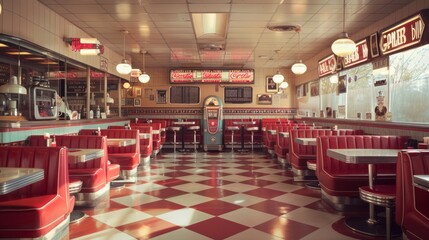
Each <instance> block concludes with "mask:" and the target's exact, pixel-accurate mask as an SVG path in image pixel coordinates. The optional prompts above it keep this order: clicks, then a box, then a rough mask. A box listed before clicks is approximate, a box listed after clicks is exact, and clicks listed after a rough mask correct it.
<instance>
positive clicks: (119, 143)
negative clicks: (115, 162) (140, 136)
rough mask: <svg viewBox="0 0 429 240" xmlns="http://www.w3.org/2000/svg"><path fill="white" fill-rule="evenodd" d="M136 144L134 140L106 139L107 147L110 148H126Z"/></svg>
mask: <svg viewBox="0 0 429 240" xmlns="http://www.w3.org/2000/svg"><path fill="white" fill-rule="evenodd" d="M133 144H136V140H135V139H134V138H108V139H107V146H110V147H126V146H130V145H133Z"/></svg>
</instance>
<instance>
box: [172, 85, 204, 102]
mask: <svg viewBox="0 0 429 240" xmlns="http://www.w3.org/2000/svg"><path fill="white" fill-rule="evenodd" d="M170 102H171V103H199V102H200V88H199V87H192V86H183V87H179V86H174V87H171V88H170Z"/></svg>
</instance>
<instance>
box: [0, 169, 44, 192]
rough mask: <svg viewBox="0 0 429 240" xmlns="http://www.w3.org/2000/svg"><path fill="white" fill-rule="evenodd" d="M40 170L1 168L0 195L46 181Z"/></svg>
mask: <svg viewBox="0 0 429 240" xmlns="http://www.w3.org/2000/svg"><path fill="white" fill-rule="evenodd" d="M44 177H45V176H44V171H43V169H39V168H11V167H0V195H5V194H8V193H10V192H13V191H15V190H18V189H20V188H23V187H25V186H28V185H30V184H33V183H35V182H38V181H40V180H43V179H44Z"/></svg>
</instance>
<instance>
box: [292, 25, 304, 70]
mask: <svg viewBox="0 0 429 240" xmlns="http://www.w3.org/2000/svg"><path fill="white" fill-rule="evenodd" d="M296 32H297V33H298V58H299V60H298V62H297V63H295V64H294V65H292V69H291V70H292V72H293V73H295V74H297V75H300V74H304V73H305V72H306V71H307V66H306V65H305V64H304V63H302V60H301V36H300V34H299V32H301V28H297V29H296Z"/></svg>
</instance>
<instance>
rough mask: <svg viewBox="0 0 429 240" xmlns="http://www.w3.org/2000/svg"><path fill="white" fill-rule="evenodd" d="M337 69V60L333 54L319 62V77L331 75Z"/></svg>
mask: <svg viewBox="0 0 429 240" xmlns="http://www.w3.org/2000/svg"><path fill="white" fill-rule="evenodd" d="M336 69H337V58H336V57H335V55H334V54H331V55H329V56H328V57H326V58H324V59H322V60H320V61H319V77H323V76H326V75H329V74H333V73H334V72H335V70H336Z"/></svg>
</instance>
